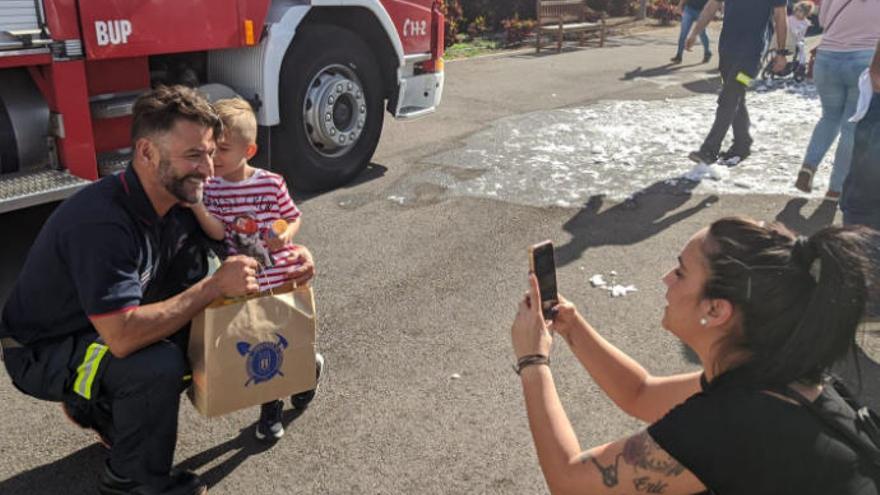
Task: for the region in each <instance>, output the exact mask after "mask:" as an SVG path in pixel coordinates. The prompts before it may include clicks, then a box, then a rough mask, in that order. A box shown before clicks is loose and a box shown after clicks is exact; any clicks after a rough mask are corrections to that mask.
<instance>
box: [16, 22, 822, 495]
mask: <svg viewBox="0 0 880 495" xmlns="http://www.w3.org/2000/svg"><path fill="white" fill-rule="evenodd" d="M714 34H715V36H714V37H713V39H717V32H715V33H714ZM676 35H677V29H675V28H672V29H666V30H658V31H652V32H647V33H641V34H638V35H636V36H633V37H628V38H616V39H611V40H609V42H608V45H607V47H605V48H602V49H598V48H587V49H572V50H567V51H565V52H564V53H562V54H555V53H547V54H544V53H542V54H541V55H535V54H533V53H531V52H522V53H517V54H512V55H510V54H509V55H505V56H500V57H488V58H482V59H476V60H468V61H457V62H451V63H449V64H448V65H447V76H446V77H447V79H446V87H445V91H444V97H443V103H442V106H441V108H440V110H439V111H438V112H437V114H435V115H433V116H431V117H429V118H426V119H423V120H420V121H416V122H393V121H388V122H386V128H385V134H384V136H383V139H382V142H381V144H380V147H379V150H378V151H377V153H376V155H375V158H374V163H373V164H372V165H371V167H370V168H369V169H368V170H367V171H366V172H365V173H364V174H363V175H362V176H361V177H360V178H359V179H358V180H357V181H356V182H355V183H353V184H351V185H349V186H346V187H343V188H341V189H338V190H335V191H332V192H329V193H325V194H321V195H317V196H311V197H305V196H299V197H297V198H296V199H297V202H298V204H299V206H300V207H301V209H302V210H303V213H304V217H303V218H304V223H303V227H302V230H301V232H300V234H299V236H298V240H299V241H300V242H302V243H304V244H306V245H308V246H309V247H310V248H311V249H312V250H313V252H314V254H315V257H316V259H317V267H318V268H317V272H318V275H317V278H316V279H315V282H314V287H315V291H316V297H317V303H318V311H319V315H320V322H319V337H318V339H319V348H320V351H321V352H322V353H323V354H324V355H325V356H326V358H327V369H326V373H325V375H324V377H323V380H322V382H321V387H320V390H319V392H318V397H317V398H316V399H315V401H314V403H313V404H312V405H311V407H309V408H308V409H307V410H306V411H305V412H304V413H302V414H294V413H293V412H292V411H290V410H289V408H288V410H287V411H286V412H285V423H286V429H287V435H286V436H285V437H284V438H283V439H282V440H281V441H280V442H278V443H277V444H275V445H271V446H266V445H263V444H260V443H258V442H257V441H256V440H254V439H253V430H254V423H255V421H256V419H257V416H258V411H257V409H256V408H255V409H250V410H245V411H241V412H238V413H234V414H230V415H228V416H223V417H221V418H217V419H210V420H209V419H205V418H203V417H201V416H199V414H198V413H197V412H196V411H195V410H194V409H193V407H192V406H191V405H190V404H189V402H188V400H187V399H186V398H185V397H184V398H183V399H182V402H183V403H182V407H181V414H180V428H179V441H178V448H177V453H176V463H177V465H178V466H180V467H183V468H188V469H193V470H195V471H197V472H198V473H200V475H201V476H202V477H203V478H204V479H205V480H206V481H207V482H208V483H209V484H210V493H212V494H239V493H255V494H281V493H284V494H289V493H297V494H298V493H303V494H311V493H321V494H323V493H330V494H347V493H382V494H411V493H419V494H427V493H438V494H439V493H443V494H457V493H505V494H509V493H517V494H518V493H545V492H546V487H545V484H544V481H543V479H542V477H541V473H540V469H539V467H538V463H537V460H536V458H535V454H534V448H533V446H532V442H531V437H530V434H529V431H528V427H527V422H526V417H525V411H524V407H523V401H522V398H521V390H520V384H519V380H518V378H517V377H516V375H515V374H514V373H513V371H511V363H512V361H513V353H512V351H511V346H510V339H509V327H510V323H511V321H512V318H513V314H514V311H515V306H516V303H517V301H518V300H519V298H520V297H521V295H522V293H523V291H524V290H525V288H526V271H527V267H528V263H527V258H526V247H527V246H528V245H529V244H531V243H533V242H536V241H540V240H543V239H552V240H554V241H555V242H556V243H557V245H559V246H565V253H566V255H565V257H564V259H562V260H560V266H559V272H558V278H559V286H560V290H561V292H562V293H563V294H565V295H566V296H567V297H569V298H570V299H572V300H573V301H574V302H576V304H578V306H579V307H580V308H581V311H582V312H583V313H584V314H585V315H586V316H587V318H588V319H589V320H590V321H591V322H592V323H593V324H594V325H595V326H596V327H597V328H598V329H599V330H600V331H601V332H602V333H603V335H605V336H606V337H607V338H608V339H609V340H610V341H612V342H613V343H614V344H616V345H618V346H619V347H620V348H621V349H623V350H625V351H626V352H627V353H629V354H630V355H632V356H633V357H634V358H636V359H637V360H638V361H639V362H641V363H642V364H643V365H644V366H645V367H646V368H648V369H649V370H650V371H651V372H653V373H657V374H665V373H675V372H681V371H686V370H692V369H695V365H694V364H693V362H692V360H691V358H690V357H689V355H688V353H687V352H685V351H684V349H683V348H682V346H681V345H680V344H679V343H678V342H677V341H676V340H675V339H674V338H673V337H672V336H670V335H669V334H667V333H666V332H665V331H664V330H662V329H661V328H660V326H659V322H660V318H661V315H662V311H663V307H664V304H665V303H664V299H663V294H664V288H663V285H662V283H661V282H660V278H661V277H662V275H663V274H664V273H665V271H666V270H667V269H669V268H670V267H671V266H672V265H673V264H674V263H675V257H676V255H677V254H678V250H679V248H680V247H681V246H682V245H683V244H684V243H685V242H686V240H687V239H688V238H689V237H690V235H692V234H693V233H694V232H695V231H697V230H698V229H699V228H700V227H702V226H704V225H706V224H708V223H709V222H711V221H712V220H714V219H716V218H719V217H721V216H725V215H732V214H745V215H750V216H752V217H755V218H759V219H766V220H774V219H779V220H782V221H785V222H786V223H788V224H789V225H791V226H792V227H794V228H797V229H799V230H801V231H804V232H809V231H812V230H815V229H816V228H819V227H820V226H822V225H824V224H827V223H830V222H831V221H833V220H834V219H835V213H834V210H833V208H832V209H829V208H827V205H826V206H823V205H822V204H821V202H820V201H818V200H816V199H806V198H799V197H796V196H789V195H755V194H752V195H748V194H738V195H732V194H731V195H719V196H705V195H692V194H690V193H689V192H688V191H681V190H668V189H660V190H652V191H649V192H646V193H645V194H641V195H638V197H637V198H636V200H635V201H628V202H624V203H619V202H613V201H608V202H605V203H603V204H601V205H599V207H598V208H596V205H595V204H592V205H584V207H583V208H561V207H536V206H529V205H523V204H516V203H511V202H504V201H498V200H493V199H485V198H474V197H460V196H453V195H449V194H448V193H447V191H445V190H444V188H443V187H441V186H438V185H436V184H433V183H427V182H426V183H422V182H420V181H419V180H414V179H413V177H416V176H418V175H419V174H424V173H426V172H428V171H430V170H431V169H432V168H434V169H436V168H439V167H448V166H449V165H448V164H438V163H436V161H435V160H432V159H431V158H432V157H434V156H436V155H438V154H441V153H446V152H450V151H453V150H457V149H461V148H462V146H463V145H464V143H465V142H466V140H467V138H468V137H469V136H472V135H474V133H476V132H478V131H480V130H482V129H485V128H487V127H489V126H491V125H492V123H493V122H495V121H497V120H499V119H502V118H505V117H510V116H519V115H524V114H528V113H529V112H534V111H546V110H549V109H555V108H567V107H579V106H586V105H589V104H590V103H592V102H596V101H599V100H617V99H627V100H632V99H643V100H657V99H664V98H678V97H686V96H690V95H693V94H694V93H709V92H712V91H714V90H715V88H716V87H717V83H718V81H717V73H714V72H712V71H711V70H710V69H711V68H712V67H711V66H707V65H701V64H698V63H697V62H699V58H700V57H701V54H699V53H694V54H690V55H689V58H688V59H686V61H685V64H684V65H683V66H681V67H679V68H669V67H667V68H664V67H663V66H664V65H665V64H666V61H667V60H668V58H669V57H670V56H671V55H672V54H673V51H674V43H675V41H674V40H675V36H676ZM690 59H693V61H691V60H690ZM634 71H635V72H634ZM633 73H644V74H647V75H646V76H645V77H629V76H628V74H630V75H631V74H633ZM658 77H659V78H660V79H657V78H658ZM805 125H809V124H805ZM693 144H694V145H695V146H696V145H698V143H693ZM797 165H798V164H796V163H793V164H791V166H792V168H793V170H794V169H796V167H797ZM460 174H461V176H460V179H461V180H468V179H469V176H468V174H467V173H465V172H460ZM401 191H404V192H406V193H407V195H406V198H407V200H406V201H396V200H395V198H396V197H397V196H398V195H399V194H400V192H401ZM49 211H51V206H45V207H39V208H33V209H30V210H26V211H23V212H16V213H11V214H6V215H3V216H0V232H4V235H3V239H4V241H3V242H2V243H0V260H2V266H3V268H2V271H0V297H5V295H6V294H7V293H8V291H9V289H10V285H11V283H12V281H13V280H14V278H15V276H16V274H17V270H18V267H20V265H21V263H22V261H23V259H24V256H25V254H26V252H27V249H28V246H29V245H30V243H31V241H32V239H33V236H34V235H35V233H36V230H37V229H38V228H39V225H40V224H41V222H42V221H43V220H44V219H45V217H46V215H47V214H48V213H49ZM837 219H838V221H839V217H837ZM611 271H615V272H616V273H617V275H616V279H617V281H619V282H620V283H623V284H627V285H628V284H632V285H634V286H635V287H636V288H637V289H638V291H637V292H634V293H631V294H629V295H628V296H626V297H621V298H611V297H610V296H609V294H608V293H607V292H605V291H602V290H599V289H594V288H592V287H591V286H590V284H589V283H588V279H589V277H590V276H592V275H593V274H599V273H601V274H605V275H606V276H607V275H608V274H609V273H610V272H611ZM553 372H554V376H555V378H556V383H557V387H558V389H559V391H560V394H561V397H562V401H563V404H564V405H565V406H566V408H567V411H568V413H569V416H570V417H571V420H572V422H573V424H574V428H575V430H576V431H577V433H578V435H579V438H580V441H581V445H582V446H583V447H584V448H587V447H589V446H592V445H595V444H598V443H602V442H607V441H611V440H614V439H616V438H619V437H621V436H623V435H628V434H631V433H633V432H635V431H636V430H637V429H639V428H642V427H644V426H645V425H643V424H641V423H640V422H639V421H637V420H635V419H632V418H628V417H627V416H626V415H625V414H624V413H622V412H621V411H619V410H618V409H617V408H616V407H615V406H614V405H613V404H612V403H611V402H610V401H609V400H608V399H607V398H606V397H605V396H604V395H603V393H602V392H601V391H600V390H599V389H598V388H597V386H596V385H595V384H594V383H593V382H592V381H591V379H590V378H589V376H588V375H587V374H586V373H585V372H584V371H583V370H582V368H580V366H579V365H578V363H576V361H575V360H574V358H573V357H572V355H571V353H570V352H569V351H568V349H567V348H566V347H565V345H564V343H563V342H556V343H555V344H554V353H553ZM2 373H5V371H4V372H2ZM0 417H2V418H4V421H2V422H0V493H2V494H4V495H5V494H9V495H19V494H21V495H24V494H27V495H39V494H57V493H73V494H79V493H94V492H95V488H94V487H95V484H96V482H97V477H98V473H99V471H100V469H101V466H102V460H103V458H104V452H103V450H102V448H101V447H100V446H98V445H97V444H96V443H94V438H93V437H92V436H91V435H89V434H88V433H86V432H83V431H81V430H78V429H77V428H75V427H73V426H72V425H70V424H69V423H67V422H66V421H65V420H64V418H63V416H62V415H61V412H60V409H59V407H58V405H57V404H52V403H46V402H41V401H38V400H35V399H32V398H29V397H26V396H24V395H22V394H20V393H18V392H17V391H16V390H14V388H13V387H12V386H11V384H10V383H9V381H8V380H7V379H6V378H5V377H4V378H2V379H0Z"/></svg>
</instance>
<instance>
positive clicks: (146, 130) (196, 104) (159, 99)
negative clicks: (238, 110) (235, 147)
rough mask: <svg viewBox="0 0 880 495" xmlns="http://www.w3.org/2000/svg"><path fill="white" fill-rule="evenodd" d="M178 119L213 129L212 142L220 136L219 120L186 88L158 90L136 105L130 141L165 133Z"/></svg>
mask: <svg viewBox="0 0 880 495" xmlns="http://www.w3.org/2000/svg"><path fill="white" fill-rule="evenodd" d="M179 119H184V120H188V121H190V122H194V123H196V124H201V125H203V126H205V127H208V128H210V129H212V130H213V131H214V139H217V138H218V137H219V136H220V135H221V133H222V132H223V123H222V122H221V120H220V117H219V116H218V115H217V112H215V111H214V108H213V107H212V106H211V104H210V103H209V102H208V100H207V99H205V97H204V96H202V94H201V93H199V92H198V91H196V90H195V89H193V88H188V87H186V86H179V85H178V86H159V87H157V88H155V89H153V90H152V91H150V92H148V93H145V94H143V95H141V96H140V97H139V98H138V99H137V101H135V103H134V111H133V118H132V124H131V141H132V143H134V142H136V141H137V140H138V139H140V138H143V137H147V136H151V135H154V134H161V133H164V132H168V131H169V130H171V128H172V127H174V124H175V122H177V121H178V120H179Z"/></svg>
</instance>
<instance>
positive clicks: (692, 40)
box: [684, 34, 697, 51]
mask: <svg viewBox="0 0 880 495" xmlns="http://www.w3.org/2000/svg"><path fill="white" fill-rule="evenodd" d="M696 42H697V36H696V35H695V34H692V35H690V36H688V39H687V41H685V42H684V49H685V50H687V51H691V48H693V47H694V43H696Z"/></svg>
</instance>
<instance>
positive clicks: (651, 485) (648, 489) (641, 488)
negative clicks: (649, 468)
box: [633, 476, 669, 493]
mask: <svg viewBox="0 0 880 495" xmlns="http://www.w3.org/2000/svg"><path fill="white" fill-rule="evenodd" d="M633 486H634V487H635V489H636V491H637V492H641V493H663V492H665V491H666V487H668V486H669V485H668V484H666V483H664V482H662V481H660V480H652V479H651V478H649V477H647V476H642V477H641V478H635V479H633Z"/></svg>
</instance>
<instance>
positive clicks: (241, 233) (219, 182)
mask: <svg viewBox="0 0 880 495" xmlns="http://www.w3.org/2000/svg"><path fill="white" fill-rule="evenodd" d="M204 203H205V207H206V208H207V210H208V211H209V212H210V213H211V214H213V215H214V216H215V217H217V218H219V219H220V220H221V221H223V224H224V225H226V246H227V247H228V249H229V254H230V255H232V254H245V255H248V256H251V257H253V258H254V259H256V260H257V262H258V263H259V264H260V272H259V273H258V275H257V282H258V283H259V284H260V290H261V291H264V290H268V289H271V288H273V287H277V286H279V285H282V284H283V283H285V282H286V281H287V277H286V276H285V275H284V272H285V271H286V270H287V269H288V268H289V267H290V266H291V263H290V260H289V254H290V253H291V251H292V249H291V248H290V246H284V247H283V248H281V249H279V250H277V251H271V252H270V251H269V248H268V246H266V243H265V242H264V238H265V237H269V236H272V235H273V233H272V223H273V222H274V221H276V220H279V219H283V220H286V221H288V222H293V221H294V220H296V219H297V218H299V217H300V215H301V214H302V213H301V212H300V211H299V209H298V208H297V207H296V205H295V204H294V203H293V200H292V199H291V198H290V194H289V193H288V192H287V185H286V184H285V183H284V178H283V177H281V176H280V175H278V174H276V173H272V172H269V171H268V170H263V169H260V168H258V169H256V171H255V172H254V174H253V175H252V176H250V177H248V178H247V179H245V180H243V181H240V182H229V181H227V180H225V179H223V178H222V177H211V178H210V179H208V181H207V182H206V184H205V196H204Z"/></svg>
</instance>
